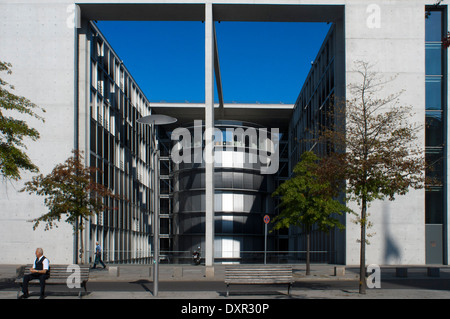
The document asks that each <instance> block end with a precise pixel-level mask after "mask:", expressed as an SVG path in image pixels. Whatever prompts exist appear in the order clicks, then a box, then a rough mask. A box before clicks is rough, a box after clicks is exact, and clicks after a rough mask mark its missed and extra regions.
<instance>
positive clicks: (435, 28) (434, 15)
mask: <svg viewBox="0 0 450 319" xmlns="http://www.w3.org/2000/svg"><path fill="white" fill-rule="evenodd" d="M427 15H428V17H427V18H426V19H425V41H426V42H439V41H441V40H442V12H441V11H428V13H427Z"/></svg>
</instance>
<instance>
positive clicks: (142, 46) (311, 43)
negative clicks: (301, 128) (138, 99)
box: [97, 21, 330, 103]
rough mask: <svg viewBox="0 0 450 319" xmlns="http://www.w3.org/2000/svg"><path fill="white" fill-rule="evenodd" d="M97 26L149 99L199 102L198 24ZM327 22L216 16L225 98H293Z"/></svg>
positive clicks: (200, 29)
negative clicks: (224, 19)
mask: <svg viewBox="0 0 450 319" xmlns="http://www.w3.org/2000/svg"><path fill="white" fill-rule="evenodd" d="M97 25H98V27H99V29H100V30H101V32H102V33H103V34H104V35H105V37H106V39H107V40H108V42H109V43H110V44H111V45H112V47H113V49H114V50H115V51H116V53H117V54H118V55H119V56H120V58H121V59H122V60H123V61H124V64H125V65H126V67H127V68H128V70H129V71H130V72H131V74H132V76H133V77H134V79H135V80H136V82H137V83H138V85H139V86H140V87H141V89H142V90H143V91H144V93H145V95H146V96H147V98H148V99H149V100H150V101H151V102H160V101H166V102H184V101H189V102H203V101H204V98H205V87H204V86H205V85H204V83H205V82H204V76H205V66H204V57H205V52H204V51H205V50H204V24H203V23H202V22H159V21H145V22H141V21H127V22H122V21H99V22H98V23H97ZM329 28H330V25H328V24H326V23H274V22H272V23H263V22H221V23H217V22H216V32H217V41H218V49H219V61H220V71H221V75H222V87H223V94H224V100H225V102H228V103H231V102H238V103H239V102H241V103H242V102H247V103H255V102H259V103H280V102H281V103H294V102H295V100H296V99H297V96H298V94H299V92H300V89H301V87H302V85H303V82H304V80H305V78H306V76H307V74H308V72H309V69H310V67H311V61H313V60H314V59H315V57H316V55H317V53H318V50H319V48H320V46H321V45H322V42H323V40H324V38H325V36H326V34H327V32H328V30H329ZM216 101H217V92H216Z"/></svg>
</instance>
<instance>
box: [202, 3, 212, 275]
mask: <svg viewBox="0 0 450 319" xmlns="http://www.w3.org/2000/svg"><path fill="white" fill-rule="evenodd" d="M213 132H214V20H213V9H212V3H211V2H206V4H205V158H204V161H205V201H206V202H205V266H206V271H205V274H206V276H207V277H212V276H214V154H213V152H214V148H213V147H214V146H213Z"/></svg>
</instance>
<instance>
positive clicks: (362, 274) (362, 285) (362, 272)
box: [359, 198, 367, 294]
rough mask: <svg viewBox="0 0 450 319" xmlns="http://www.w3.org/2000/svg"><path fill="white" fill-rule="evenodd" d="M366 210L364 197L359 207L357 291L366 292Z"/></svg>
mask: <svg viewBox="0 0 450 319" xmlns="http://www.w3.org/2000/svg"><path fill="white" fill-rule="evenodd" d="M366 210H367V202H366V199H365V198H364V199H363V200H362V208H361V246H360V248H361V251H360V261H359V293H360V294H365V293H366V215H367V214H366Z"/></svg>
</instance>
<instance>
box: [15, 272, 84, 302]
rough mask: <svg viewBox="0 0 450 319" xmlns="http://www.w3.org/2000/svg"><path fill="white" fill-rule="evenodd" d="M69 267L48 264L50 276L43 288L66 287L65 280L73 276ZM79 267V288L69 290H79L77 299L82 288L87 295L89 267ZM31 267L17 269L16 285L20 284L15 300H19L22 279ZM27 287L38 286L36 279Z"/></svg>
mask: <svg viewBox="0 0 450 319" xmlns="http://www.w3.org/2000/svg"><path fill="white" fill-rule="evenodd" d="M69 266H71V265H52V264H50V276H49V277H48V278H47V280H46V281H45V286H46V287H47V286H48V285H66V286H67V279H68V278H69V276H71V275H74V274H75V273H74V270H73V269H70V268H69ZM76 266H79V267H80V288H71V289H80V291H79V292H78V298H81V295H82V288H84V293H85V294H87V287H86V284H87V282H88V280H89V265H76ZM31 267H33V265H31V264H30V265H24V266H21V267H19V269H18V270H17V279H16V281H15V282H16V283H17V284H20V290H19V291H18V292H17V298H19V296H20V294H21V292H22V285H23V277H24V276H25V275H27V274H30V273H31V272H30V269H31ZM69 282H70V280H69ZM29 285H39V280H38V279H32V280H30V282H29ZM46 290H47V289H46Z"/></svg>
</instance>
